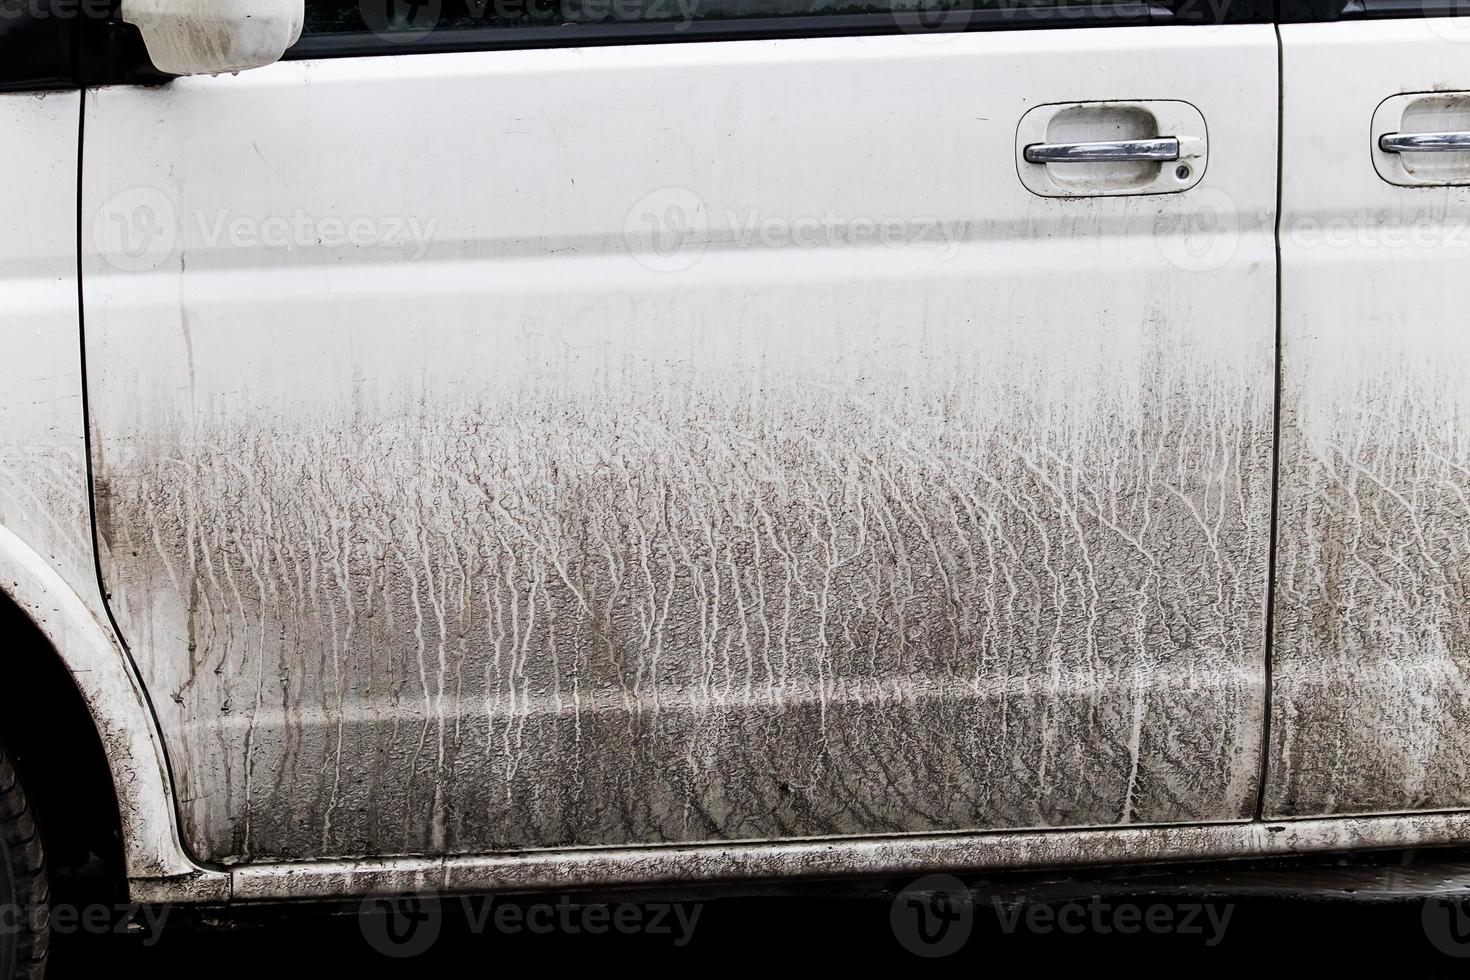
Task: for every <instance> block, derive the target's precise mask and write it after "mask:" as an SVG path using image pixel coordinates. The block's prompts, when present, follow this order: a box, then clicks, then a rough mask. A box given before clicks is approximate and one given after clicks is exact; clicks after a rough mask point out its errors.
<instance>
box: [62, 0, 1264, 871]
mask: <svg viewBox="0 0 1470 980" xmlns="http://www.w3.org/2000/svg"><path fill="white" fill-rule="evenodd" d="M358 6H359V5H358V4H357V3H314V4H311V5H310V12H309V18H308V19H309V27H308V36H307V38H306V40H305V41H304V42H303V44H302V46H301V48H300V49H299V50H298V51H297V52H296V56H297V58H298V59H299V60H294V61H289V62H286V63H282V64H279V65H276V66H274V67H271V68H267V69H263V70H260V71H255V72H249V73H246V74H243V75H240V76H238V77H221V78H193V79H183V80H178V81H175V82H173V83H172V84H170V85H167V86H164V87H159V88H141V87H130V86H117V87H110V88H104V89H99V90H96V91H93V92H89V93H88V95H87V101H86V137H85V148H84V162H83V171H84V173H83V180H82V183H83V215H84V217H83V221H84V228H85V233H84V261H83V295H84V302H85V311H86V317H87V329H86V345H87V363H88V365H89V378H88V385H89V389H90V396H91V398H90V404H91V408H92V425H93V428H94V437H95V438H94V458H93V465H94V467H95V473H96V477H97V494H98V500H97V511H98V529H99V537H100V539H101V540H100V542H99V546H100V547H101V549H102V558H101V561H102V568H103V575H104V578H105V581H106V585H107V588H108V590H109V594H110V601H111V605H112V610H113V612H114V614H115V616H116V618H117V621H118V623H119V625H120V628H121V630H122V632H123V634H124V635H125V636H126V638H127V640H128V642H129V643H130V644H131V646H132V648H133V651H134V653H135V655H136V656H137V658H138V660H139V663H140V666H141V668H142V670H143V671H144V673H145V674H146V675H147V679H148V682H149V684H150V686H151V688H152V689H153V691H154V699H155V702H156V704H157V706H158V710H159V713H160V720H161V725H162V728H163V730H164V733H165V737H166V740H167V743H168V746H169V749H170V752H171V757H172V762H173V770H174V773H175V777H176V779H177V780H178V781H179V783H180V787H179V798H180V800H181V801H182V802H181V807H182V819H183V823H184V830H185V835H186V837H187V839H188V841H189V842H190V845H191V847H192V848H194V850H195V852H196V853H197V854H198V855H199V856H200V857H202V858H205V859H209V860H213V861H227V862H242V861H259V860H280V859H290V858H300V857H325V856H341V855H355V854H368V853H371V854H418V853H425V852H430V853H473V852H485V851H501V850H507V849H510V850H515V849H528V848H544V847H556V846H596V845H604V846H605V845H627V844H658V843H669V842H707V841H720V840H781V839H792V838H810V837H821V836H831V835H866V834H908V833H921V832H931V831H954V830H984V829H1006V828H1029V827H1083V826H1089V827H1096V826H1108V825H1122V824H1140V823H1177V822H1199V821H1235V820H1243V819H1247V818H1249V817H1250V816H1251V814H1252V813H1253V811H1254V807H1255V803H1256V794H1257V785H1258V777H1259V770H1260V762H1261V751H1262V745H1261V742H1262V727H1263V720H1264V719H1263V715H1264V710H1265V697H1264V687H1265V659H1264V658H1265V653H1264V639H1265V610H1266V580H1267V554H1268V550H1269V538H1270V532H1269V525H1270V502H1271V478H1272V473H1271V449H1272V445H1271V443H1272V428H1273V387H1272V382H1273V372H1274V358H1275V304H1276V285H1277V283H1276V258H1275V246H1274V240H1273V230H1274V224H1275V201H1276V171H1275V163H1276V137H1277V81H1278V78H1277V69H1278V66H1277V44H1276V36H1275V33H1274V30H1273V29H1272V27H1271V26H1270V25H1269V24H1231V25H1226V26H1190V25H1188V24H1186V23H1180V24H1176V25H1172V26H1122V25H1127V24H1129V23H1133V24H1136V25H1150V24H1155V23H1156V22H1157V21H1158V19H1159V18H1161V17H1162V18H1165V19H1168V18H1173V19H1176V20H1179V21H1181V22H1183V21H1186V20H1188V19H1189V15H1187V14H1185V13H1184V12H1170V11H1166V10H1163V9H1162V8H1139V7H1135V6H1131V5H1128V4H1120V5H1117V6H1113V5H1109V4H1103V5H1101V6H1098V5H1093V6H1090V7H1088V8H1085V9H1070V8H1065V7H1051V6H1046V5H1041V6H1038V7H1037V8H1035V9H1030V8H1028V9H1025V10H1021V11H1017V10H1014V9H1000V8H996V9H988V8H987V9H976V10H966V9H956V10H950V11H948V12H947V13H946V15H945V16H946V18H947V19H945V18H941V19H940V23H939V26H941V27H945V28H954V27H958V26H965V25H966V23H968V25H969V26H971V27H974V28H985V29H984V30H974V31H971V32H968V33H944V32H941V33H930V32H928V31H927V30H926V22H925V21H924V20H923V19H916V18H914V17H912V16H910V15H908V14H876V15H875V14H871V13H861V14H859V13H850V11H857V10H858V9H859V8H860V7H864V6H866V5H852V6H850V7H849V6H847V5H844V4H832V5H829V6H824V8H823V9H821V10H818V11H817V12H815V13H810V12H808V11H806V10H805V9H804V8H805V4H803V5H802V7H803V10H801V11H797V10H795V8H792V9H786V8H782V7H780V6H779V5H776V6H771V7H769V9H767V8H762V13H765V14H770V15H772V16H768V17H764V18H762V17H756V18H745V19H742V18H741V17H740V16H739V15H740V14H741V12H742V11H741V10H736V9H735V8H733V7H729V6H726V7H724V8H722V7H720V6H719V5H717V4H716V5H711V6H709V7H708V8H707V9H706V8H702V7H701V6H700V4H699V3H697V2H696V3H694V4H693V6H689V7H687V8H680V10H681V11H683V19H681V20H677V21H671V20H666V19H665V20H660V19H659V16H658V15H657V14H656V13H654V12H650V11H652V10H653V8H656V7H657V5H656V4H655V5H648V6H649V7H650V11H645V12H643V13H638V12H634V14H633V15H631V19H625V20H624V21H622V22H616V23H605V22H600V21H597V22H594V21H593V20H590V19H589V20H586V21H578V17H580V16H582V15H581V14H578V13H577V12H576V11H573V10H571V9H570V8H567V9H565V10H561V11H560V13H559V16H558V18H556V19H555V22H554V23H552V24H550V25H548V26H536V25H534V24H532V25H531V26H526V23H525V22H524V20H523V19H521V20H516V19H514V18H511V19H508V20H506V22H504V23H502V22H501V21H499V20H496V19H495V17H494V16H492V15H490V14H483V17H477V16H476V15H475V14H474V12H473V11H475V10H479V11H482V12H483V11H484V9H485V8H484V5H472V10H471V12H470V13H462V14H461V15H459V16H454V15H452V11H451V9H450V8H449V7H446V8H445V12H444V17H443V18H442V19H439V20H435V19H433V16H432V10H433V8H434V7H435V5H428V6H429V8H430V12H429V13H427V14H424V15H422V16H423V17H424V18H426V19H418V16H419V15H414V16H410V15H409V12H406V11H398V13H397V14H396V15H395V16H393V17H387V18H386V19H383V20H382V21H381V22H376V21H375V22H372V23H368V24H364V23H363V22H362V21H361V20H360V19H359V18H358V14H357V11H358ZM369 6H371V5H369ZM402 6H404V7H407V6H408V5H402ZM395 9H396V8H395V7H394V5H388V10H389V11H390V12H392V11H393V10H395ZM538 9H539V8H538ZM1234 9H1239V8H1234ZM798 12H799V13H803V14H804V15H805V16H801V17H791V18H788V19H784V20H783V19H782V18H781V17H779V16H774V15H780V14H795V13H798ZM484 18H488V19H484ZM827 18H831V19H827ZM565 21H571V22H572V23H573V24H575V26H570V27H569V26H566V25H565V24H564V23H563V22H565ZM971 21H973V22H971ZM558 25H561V26H558ZM1105 25H1112V26H1105ZM1023 27H1024V28H1027V29H1025V30H1021V29H1019V28H1023ZM874 31H878V32H886V36H833V37H821V36H814V35H819V34H835V35H844V34H847V35H857V34H871V33H873V32H874ZM802 35H807V36H802ZM735 37H744V38H745V39H743V40H734V39H729V38H735ZM667 41H677V42H679V43H653V42H667ZM572 45H577V46H572ZM1120 141H1124V142H1127V144H1128V145H1125V146H1123V147H1121V151H1123V152H1125V154H1126V155H1128V156H1129V159H1126V160H1124V161H1121V162H1119V161H1117V160H1110V159H1106V157H1108V156H1109V155H1112V156H1116V155H1117V153H1118V152H1120V147H1119V146H1116V145H1113V146H1111V147H1110V148H1109V147H1103V148H1099V147H1098V146H1097V145H1096V144H1116V143H1118V142H1120ZM1075 144H1086V145H1084V146H1083V148H1082V149H1080V150H1079V149H1076V148H1075ZM1069 147H1071V148H1070V149H1069ZM1079 153H1080V154H1082V155H1083V158H1082V162H1077V159H1076V154H1079ZM1069 154H1070V156H1069ZM1171 154H1172V156H1171ZM1097 155H1101V156H1103V157H1104V159H1101V160H1098V159H1096V156H1097ZM1139 156H1143V157H1147V159H1142V160H1140V159H1136V157H1139ZM1061 158H1066V159H1061ZM1048 159H1060V161H1061V162H1046V161H1047V160H1048ZM1089 160H1090V161H1091V162H1089ZM1037 161H1040V162H1037Z"/></svg>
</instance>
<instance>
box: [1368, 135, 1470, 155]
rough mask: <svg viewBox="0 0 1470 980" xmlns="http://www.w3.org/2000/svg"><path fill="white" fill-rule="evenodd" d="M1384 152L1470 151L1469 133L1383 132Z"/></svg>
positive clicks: (1380, 138)
mask: <svg viewBox="0 0 1470 980" xmlns="http://www.w3.org/2000/svg"><path fill="white" fill-rule="evenodd" d="M1378 148H1379V149H1380V150H1382V151H1383V152H1384V153H1470V133H1384V134H1383V135H1382V136H1380V137H1379V138H1378Z"/></svg>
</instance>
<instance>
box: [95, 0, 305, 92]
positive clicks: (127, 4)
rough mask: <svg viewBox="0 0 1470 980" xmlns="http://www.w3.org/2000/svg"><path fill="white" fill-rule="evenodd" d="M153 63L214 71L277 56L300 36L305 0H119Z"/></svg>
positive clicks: (168, 68)
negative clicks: (136, 29) (141, 36)
mask: <svg viewBox="0 0 1470 980" xmlns="http://www.w3.org/2000/svg"><path fill="white" fill-rule="evenodd" d="M122 19H123V20H124V21H126V22H127V23H129V24H132V25H134V26H135V27H137V28H138V31H139V33H141V34H142V35H143V43H144V44H145V45H146V46H147V48H148V59H149V60H150V61H152V62H153V67H155V68H157V69H158V70H159V71H161V72H165V73H167V74H169V75H218V74H221V73H223V72H236V71H244V70H246V69H248V68H261V67H264V66H265V65H269V64H274V63H275V62H277V61H279V60H280V59H281V55H282V54H284V53H285V51H286V49H287V48H289V47H290V46H291V45H293V44H295V43H296V41H297V40H298V39H299V38H300V37H301V28H302V25H303V24H304V23H305V21H306V0H122Z"/></svg>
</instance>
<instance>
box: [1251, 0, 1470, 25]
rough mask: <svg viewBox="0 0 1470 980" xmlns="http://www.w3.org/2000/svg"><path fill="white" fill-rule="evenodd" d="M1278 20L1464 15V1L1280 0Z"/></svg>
mask: <svg viewBox="0 0 1470 980" xmlns="http://www.w3.org/2000/svg"><path fill="white" fill-rule="evenodd" d="M1279 8H1280V9H1279V12H1278V16H1277V22H1278V23H1282V24H1316V23H1324V22H1326V23H1330V22H1334V21H1340V20H1390V19H1408V18H1420V17H1463V16H1465V14H1466V8H1465V4H1464V0H1279Z"/></svg>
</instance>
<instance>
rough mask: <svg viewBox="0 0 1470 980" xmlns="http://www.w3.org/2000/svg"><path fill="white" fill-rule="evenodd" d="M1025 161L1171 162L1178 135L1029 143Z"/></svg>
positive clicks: (1176, 152)
mask: <svg viewBox="0 0 1470 980" xmlns="http://www.w3.org/2000/svg"><path fill="white" fill-rule="evenodd" d="M1024 155H1025V158H1026V162H1027V163H1151V162H1152V163H1171V162H1173V161H1175V160H1178V159H1179V139H1178V138H1177V137H1174V136H1161V137H1158V138H1155V139H1145V140H1105V141H1101V142H1097V143H1032V144H1031V145H1030V146H1028V147H1026V148H1025V151H1024Z"/></svg>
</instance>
